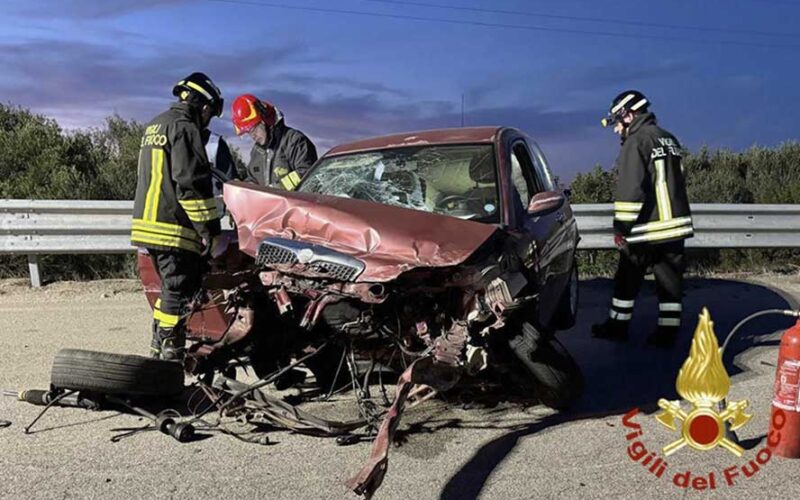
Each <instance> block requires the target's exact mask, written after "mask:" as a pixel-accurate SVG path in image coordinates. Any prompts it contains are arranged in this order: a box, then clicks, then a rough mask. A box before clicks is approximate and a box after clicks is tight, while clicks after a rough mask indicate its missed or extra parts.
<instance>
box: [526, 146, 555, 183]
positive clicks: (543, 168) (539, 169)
mask: <svg viewBox="0 0 800 500" xmlns="http://www.w3.org/2000/svg"><path fill="white" fill-rule="evenodd" d="M528 146H529V147H530V148H531V153H532V155H533V168H534V171H535V172H536V177H538V180H539V184H540V185H541V186H542V187H543V189H544V190H545V191H553V190H554V189H555V188H556V185H555V184H556V183H555V180H554V179H553V174H552V172H551V171H550V165H548V163H547V159H545V157H544V153H542V150H541V149H540V148H539V145H538V144H536V143H535V142H533V141H528Z"/></svg>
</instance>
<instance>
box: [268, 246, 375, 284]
mask: <svg viewBox="0 0 800 500" xmlns="http://www.w3.org/2000/svg"><path fill="white" fill-rule="evenodd" d="M301 255H302V258H301ZM256 264H257V265H258V266H260V267H269V266H273V265H287V264H288V265H290V266H293V267H292V272H296V273H297V274H305V273H308V274H314V275H316V276H324V277H325V278H327V279H332V280H336V281H355V279H356V278H357V277H358V276H359V275H360V274H361V273H362V272H363V271H364V267H365V266H364V263H363V262H361V261H360V260H358V259H356V258H354V257H351V256H349V255H345V254H343V253H340V252H337V251H334V250H331V249H329V248H327V247H324V246H321V245H312V244H310V243H305V242H302V241H295V240H287V239H283V238H266V239H264V240H263V241H262V242H261V244H259V246H258V252H257V253H256Z"/></svg>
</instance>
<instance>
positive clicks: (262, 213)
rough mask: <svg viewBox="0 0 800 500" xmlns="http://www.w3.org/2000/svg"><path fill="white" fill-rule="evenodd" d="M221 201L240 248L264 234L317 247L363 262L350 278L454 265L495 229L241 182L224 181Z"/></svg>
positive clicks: (248, 248)
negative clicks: (235, 228) (234, 224)
mask: <svg viewBox="0 0 800 500" xmlns="http://www.w3.org/2000/svg"><path fill="white" fill-rule="evenodd" d="M224 198H225V205H226V206H227V207H228V210H229V211H230V213H231V216H232V217H233V220H234V221H235V222H236V227H237V230H238V233H239V248H240V249H241V250H242V251H243V252H244V253H246V254H248V255H250V256H253V257H255V255H256V252H257V250H258V245H259V243H261V241H262V240H263V239H264V238H267V237H280V238H286V239H291V240H299V241H305V242H307V243H312V244H317V245H323V246H325V247H327V248H330V249H332V250H336V251H339V252H342V253H345V254H348V255H352V256H353V257H355V258H357V259H360V260H361V261H362V262H364V264H365V266H366V267H365V269H364V272H363V273H361V275H360V276H359V277H358V279H357V281H389V280H392V279H394V278H396V277H397V276H399V275H400V274H401V273H403V272H405V271H408V270H410V269H413V268H416V267H444V266H452V265H457V264H460V263H462V262H463V261H464V260H466V259H467V257H469V256H470V255H471V254H472V253H473V252H474V251H475V250H477V248H478V247H479V246H480V245H481V244H482V243H483V242H485V241H486V240H487V239H488V238H489V237H490V236H491V235H492V234H493V233H494V232H495V230H496V229H495V227H494V226H492V225H489V224H482V223H479V222H472V221H467V220H461V219H458V218H455V217H449V216H445V215H438V214H433V213H428V212H422V211H417V210H411V209H406V208H401V207H393V206H389V205H381V204H378V203H373V202H368V201H363V200H356V199H351V198H339V197H333V196H326V195H319V194H313V193H297V192H288V191H281V190H277V189H272V188H266V187H261V186H257V185H254V184H249V183H244V182H241V181H233V182H229V183H227V184H225V189H224Z"/></svg>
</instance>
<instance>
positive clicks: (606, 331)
mask: <svg viewBox="0 0 800 500" xmlns="http://www.w3.org/2000/svg"><path fill="white" fill-rule="evenodd" d="M628 323H629V322H628V321H619V320H616V319H611V318H609V319H607V320H606V321H605V323H597V324H594V325H592V337H595V338H598V339H606V340H616V341H620V342H625V341H626V340H628Z"/></svg>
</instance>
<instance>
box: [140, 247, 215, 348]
mask: <svg viewBox="0 0 800 500" xmlns="http://www.w3.org/2000/svg"><path fill="white" fill-rule="evenodd" d="M148 252H149V253H150V258H151V260H152V261H153V266H154V268H155V269H156V272H157V273H158V277H159V278H160V279H161V293H160V295H159V298H158V300H156V304H155V307H154V309H153V340H152V342H151V345H150V349H151V351H152V355H153V356H154V357H159V356H160V357H162V358H171V357H172V355H174V352H173V353H171V355H166V356H165V354H168V353H166V349H165V347H167V348H169V349H172V350H179V351H180V350H182V349H183V348H184V346H185V343H186V332H185V318H184V315H185V314H186V312H187V310H188V307H187V306H188V305H189V302H190V301H191V300H192V299H193V298H194V296H195V294H197V291H198V290H199V289H200V286H201V284H202V272H203V260H202V257H201V256H200V255H198V254H196V253H194V252H189V251H187V250H181V249H177V248H176V249H174V250H155V249H149V250H148ZM162 351H164V352H162ZM178 357H180V355H179V356H178Z"/></svg>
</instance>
